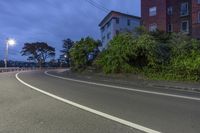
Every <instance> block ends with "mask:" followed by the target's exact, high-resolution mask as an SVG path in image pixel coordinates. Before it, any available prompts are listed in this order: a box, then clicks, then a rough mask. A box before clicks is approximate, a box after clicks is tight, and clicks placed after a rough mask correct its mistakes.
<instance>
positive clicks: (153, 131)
mask: <svg viewBox="0 0 200 133" xmlns="http://www.w3.org/2000/svg"><path fill="white" fill-rule="evenodd" d="M20 73H22V72H18V73H17V74H16V75H15V77H16V79H17V80H18V81H19V82H20V83H22V84H24V85H25V86H27V87H29V88H31V89H33V90H35V91H38V92H40V93H42V94H44V95H47V96H49V97H52V98H54V99H56V100H58V101H61V102H64V103H66V104H70V105H72V106H74V107H77V108H79V109H82V110H85V111H87V112H90V113H93V114H96V115H98V116H101V117H103V118H106V119H109V120H112V121H115V122H117V123H120V124H123V125H126V126H129V127H132V128H134V129H137V130H139V131H143V132H146V133H161V132H159V131H155V130H153V129H150V128H147V127H144V126H141V125H138V124H135V123H132V122H130V121H127V120H123V119H121V118H118V117H115V116H112V115H109V114H106V113H103V112H100V111H97V110H95V109H92V108H89V107H86V106H83V105H81V104H78V103H75V102H72V101H70V100H67V99H64V98H61V97H59V96H56V95H54V94H51V93H49V92H46V91H43V90H41V89H39V88H37V87H34V86H32V85H30V84H28V83H26V82H24V81H23V80H21V79H20V78H19V76H18V75H19V74H20Z"/></svg>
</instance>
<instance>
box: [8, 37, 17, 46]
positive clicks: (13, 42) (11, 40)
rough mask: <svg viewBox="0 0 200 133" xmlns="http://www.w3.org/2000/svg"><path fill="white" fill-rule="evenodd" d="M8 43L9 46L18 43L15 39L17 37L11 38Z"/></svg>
mask: <svg viewBox="0 0 200 133" xmlns="http://www.w3.org/2000/svg"><path fill="white" fill-rule="evenodd" d="M7 44H8V45H9V46H13V45H15V44H16V41H15V39H12V38H10V39H8V40H7Z"/></svg>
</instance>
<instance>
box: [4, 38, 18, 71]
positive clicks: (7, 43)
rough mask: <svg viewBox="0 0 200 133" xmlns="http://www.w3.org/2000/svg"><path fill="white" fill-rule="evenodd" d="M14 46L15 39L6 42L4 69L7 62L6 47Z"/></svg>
mask: <svg viewBox="0 0 200 133" xmlns="http://www.w3.org/2000/svg"><path fill="white" fill-rule="evenodd" d="M15 44H16V41H15V39H12V38H9V39H7V40H6V50H5V59H4V62H5V68H7V64H8V63H7V60H8V47H9V46H14V45H15Z"/></svg>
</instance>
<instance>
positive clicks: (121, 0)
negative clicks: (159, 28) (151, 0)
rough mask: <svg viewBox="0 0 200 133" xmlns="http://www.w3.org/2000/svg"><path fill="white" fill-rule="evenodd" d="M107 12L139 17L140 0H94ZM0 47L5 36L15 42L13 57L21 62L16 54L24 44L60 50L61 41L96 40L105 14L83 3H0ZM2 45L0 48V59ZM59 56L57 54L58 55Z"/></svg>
mask: <svg viewBox="0 0 200 133" xmlns="http://www.w3.org/2000/svg"><path fill="white" fill-rule="evenodd" d="M94 1H96V2H98V3H100V4H102V5H103V6H104V7H106V8H108V9H110V10H118V11H122V12H125V13H130V14H133V15H140V12H139V10H140V9H139V8H138V7H139V4H140V0H117V1H116V0H94ZM0 7H1V8H0V20H1V21H0V27H1V30H0V44H5V42H4V41H5V39H6V38H7V37H13V38H16V40H17V46H15V47H13V48H11V50H12V49H15V50H14V51H15V52H14V56H12V54H11V55H10V58H11V59H12V58H13V59H14V57H15V58H16V57H18V58H17V59H19V60H24V59H25V58H24V57H21V56H20V54H19V51H20V50H21V48H22V47H23V44H24V43H25V42H34V41H44V42H47V43H49V44H50V45H52V46H54V47H56V49H57V51H59V50H60V49H61V46H62V40H63V39H65V38H68V37H69V38H72V39H73V40H78V39H80V38H81V37H84V36H92V37H94V38H100V33H99V27H98V24H99V22H100V21H101V19H102V18H103V17H104V16H105V15H106V13H105V12H103V11H101V10H99V9H97V8H95V7H93V6H92V5H90V4H89V3H88V2H86V0H1V1H0ZM4 49H5V45H0V59H2V58H3V55H4V52H3V51H4ZM58 54H59V53H58Z"/></svg>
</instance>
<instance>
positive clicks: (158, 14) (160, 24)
mask: <svg viewBox="0 0 200 133" xmlns="http://www.w3.org/2000/svg"><path fill="white" fill-rule="evenodd" d="M141 10H142V11H141V14H142V15H141V16H142V24H143V25H144V26H145V27H146V28H147V29H148V30H149V31H154V30H156V29H158V30H162V31H166V32H183V33H185V34H188V35H191V36H193V37H195V38H200V0H141Z"/></svg>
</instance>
